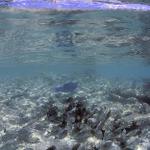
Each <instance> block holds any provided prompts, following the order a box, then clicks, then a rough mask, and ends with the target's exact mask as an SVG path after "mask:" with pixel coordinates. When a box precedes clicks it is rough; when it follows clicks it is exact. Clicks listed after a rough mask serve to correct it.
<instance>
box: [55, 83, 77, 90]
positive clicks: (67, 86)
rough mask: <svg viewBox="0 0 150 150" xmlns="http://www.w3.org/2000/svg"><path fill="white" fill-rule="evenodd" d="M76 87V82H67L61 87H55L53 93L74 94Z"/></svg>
mask: <svg viewBox="0 0 150 150" xmlns="http://www.w3.org/2000/svg"><path fill="white" fill-rule="evenodd" d="M77 87H78V83H77V82H67V83H65V84H63V85H60V86H57V87H55V92H74V91H75V90H76V89H77Z"/></svg>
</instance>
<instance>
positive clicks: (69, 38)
mask: <svg viewBox="0 0 150 150" xmlns="http://www.w3.org/2000/svg"><path fill="white" fill-rule="evenodd" d="M0 11H1V13H0V20H1V22H0V70H1V71H0V77H3V76H4V77H6V76H10V77H11V76H15V77H16V76H24V75H27V76H28V75H29V76H30V75H31V76H32V75H33V74H34V75H35V74H36V75H37V74H40V73H48V74H49V73H51V72H52V73H56V74H74V73H76V74H78V75H79V76H80V74H87V73H88V74H95V75H98V76H99V75H102V76H107V77H117V78H118V77H119V78H122V77H123V78H124V77H125V78H132V79H144V78H149V77H150V65H149V60H150V50H149V48H150V36H149V35H150V29H149V23H150V22H149V21H150V17H149V12H145V13H144V12H131V11H96V12H28V11H19V10H15V11H11V10H6V9H1V10H0Z"/></svg>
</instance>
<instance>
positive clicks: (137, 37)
mask: <svg viewBox="0 0 150 150" xmlns="http://www.w3.org/2000/svg"><path fill="white" fill-rule="evenodd" d="M149 24H150V13H149V12H135V11H134V12H133V11H109V10H108V11H74V12H57V11H53V12H51V11H42V12H39V11H38V12H36V11H34V12H32V11H23V10H10V9H9V8H0V120H1V122H0V149H2V150H9V149H11V150H16V149H18V150H19V149H24V150H25V149H26V150H27V148H32V149H35V150H38V149H39V150H41V149H43V150H44V149H45V150H46V149H47V148H48V147H49V146H51V145H56V146H57V148H58V149H61V148H62V149H64V148H65V149H71V148H72V145H74V144H76V143H78V142H79V141H80V140H79V139H80V138H82V136H81V135H74V134H73V133H72V132H71V131H72V129H70V128H72V127H73V126H74V125H73V124H70V120H69V121H68V122H67V124H68V126H67V127H66V128H67V130H68V133H67V135H64V134H62V133H61V134H60V133H59V132H56V131H55V134H54V135H53V134H52V132H51V131H52V129H51V128H52V127H53V126H54V127H55V126H56V125H57V124H58V123H55V121H56V118H54V119H53V120H51V121H49V120H47V116H46V114H47V111H48V110H49V109H50V108H49V105H50V104H49V103H53V104H54V105H56V106H57V107H58V108H59V111H60V112H59V113H60V114H61V113H62V112H63V111H62V110H63V106H64V105H65V104H64V102H63V100H64V99H67V98H68V97H74V98H77V99H78V98H79V101H80V100H81V101H82V98H84V99H85V101H86V103H88V104H87V109H92V108H93V107H94V108H95V109H99V108H103V109H104V110H105V109H106V112H107V109H108V110H109V109H110V110H111V112H112V116H111V117H110V118H115V116H114V114H113V113H117V114H119V115H120V116H121V119H124V118H125V119H124V120H125V122H126V120H128V119H129V120H131V122H132V121H133V119H132V118H136V116H141V118H142V119H141V118H140V119H139V118H137V120H138V121H137V120H136V122H137V123H138V125H139V124H140V123H141V122H142V121H143V120H144V122H145V124H144V125H143V124H142V125H141V124H140V125H139V126H140V130H141V134H139V133H132V132H131V133H130V135H129V134H125V138H128V140H127V139H126V140H125V141H126V144H125V146H126V147H127V148H131V149H137V148H143V149H144V150H146V149H148V148H149V147H150V144H149V142H150V141H149V139H150V138H149V137H150V128H149V126H148V125H149V124H150V115H149V114H150V107H149V99H150V98H149V97H150V27H149ZM66 83H70V84H72V83H77V87H76V86H75V87H74V86H73V85H70V84H69V85H70V86H72V87H74V88H73V90H71V91H69V90H68V89H67V90H66V89H65V86H64V85H65V84H66ZM58 86H59V87H61V89H63V90H62V91H59V92H56V90H55V88H56V87H58ZM63 91H65V92H63ZM66 91H67V92H66ZM146 96H147V97H148V98H146V99H148V100H145V99H144V98H143V97H146ZM141 97H142V98H141ZM103 109H102V111H103V112H104V114H105V111H104V110H103ZM106 114H107V113H106ZM128 116H129V118H128ZM105 117H106V116H105V115H104V118H105ZM114 120H115V119H114ZM111 121H112V120H111V119H110V120H109V119H108V121H105V125H104V127H103V128H104V129H105V131H106V130H107V131H108V133H106V135H105V136H104V137H103V138H102V137H101V136H96V135H94V141H95V142H93V141H92V140H91V138H93V135H92V137H91V134H89V135H88V136H87V135H86V138H85V137H84V138H85V139H87V141H86V140H85V141H82V142H81V146H80V149H82V148H83V149H88V146H89V145H88V144H89V143H94V144H99V145H100V147H99V148H101V149H102V148H103V146H105V144H106V145H107V142H108V143H109V145H110V142H114V141H115V140H116V141H117V138H118V137H117V138H116V137H114V139H111V138H112V137H111V136H110V135H111V134H112V130H111V129H110V128H111V127H110V128H108V126H110V124H109V123H110V122H111ZM129 123H130V121H129ZM125 124H126V123H125ZM129 125H130V124H129ZM81 126H82V125H81ZM122 126H125V125H122ZM127 126H128V124H127ZM127 126H126V127H124V128H123V129H124V130H127V129H128V128H127ZM131 126H132V125H131ZM104 129H103V130H104ZM61 130H64V129H61ZM124 130H123V131H124ZM27 131H28V132H27ZM121 132H122V130H121ZM134 132H135V130H134ZM120 134H124V132H123V133H118V135H117V136H120ZM82 135H84V136H85V134H82ZM80 136H81V137H80ZM79 137H80V138H79ZM95 137H96V139H95ZM110 137H111V138H110ZM129 137H130V138H129ZM50 140H51V142H49V141H50ZM96 141H97V143H96ZM105 142H106V143H105ZM56 143H57V144H56ZM114 143H115V144H114V145H115V146H114V145H113V144H112V147H109V148H110V149H113V148H114V149H119V148H121V149H122V148H124V147H125V146H124V147H121V144H118V143H117V142H114ZM109 148H107V149H109Z"/></svg>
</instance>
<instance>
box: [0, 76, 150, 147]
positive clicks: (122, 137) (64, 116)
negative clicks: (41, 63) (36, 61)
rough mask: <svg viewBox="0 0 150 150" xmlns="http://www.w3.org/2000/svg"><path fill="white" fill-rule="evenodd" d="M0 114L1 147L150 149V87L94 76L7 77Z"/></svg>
mask: <svg viewBox="0 0 150 150" xmlns="http://www.w3.org/2000/svg"><path fill="white" fill-rule="evenodd" d="M73 82H75V83H77V85H78V86H77V87H76V88H75V89H74V90H73V91H65V92H63V90H62V91H59V92H58V91H56V90H55V88H56V87H57V86H58V85H60V86H62V87H63V85H64V84H66V83H73ZM64 88H65V87H64ZM0 120H1V121H0V149H1V150H55V149H57V150H105V149H106V150H121V149H126V150H127V149H128V150H132V149H133V150H137V149H138V150H148V149H149V148H150V88H149V86H148V84H146V86H144V84H143V83H142V84H141V83H140V84H139V83H137V82H135V81H134V82H133V81H121V80H117V79H116V80H108V79H104V78H102V77H99V78H95V77H93V76H87V77H85V76H83V77H80V78H77V77H74V78H71V77H68V76H65V75H64V76H63V75H62V76H55V75H49V76H46V75H41V76H38V77H33V78H22V79H21V78H20V79H19V78H18V79H13V80H10V79H9V80H8V79H6V80H3V81H1V82H0Z"/></svg>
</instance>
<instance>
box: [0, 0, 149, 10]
mask: <svg viewBox="0 0 150 150" xmlns="http://www.w3.org/2000/svg"><path fill="white" fill-rule="evenodd" d="M3 5H4V6H8V7H10V8H18V9H49V10H135V11H150V5H145V4H138V3H137V4H136V3H110V2H109V3H107V2H89V3H87V2H82V1H80V2H79V1H78V2H67V1H65V2H59V3H52V2H48V1H42V0H38V1H31V0H24V1H14V2H0V6H3Z"/></svg>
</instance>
